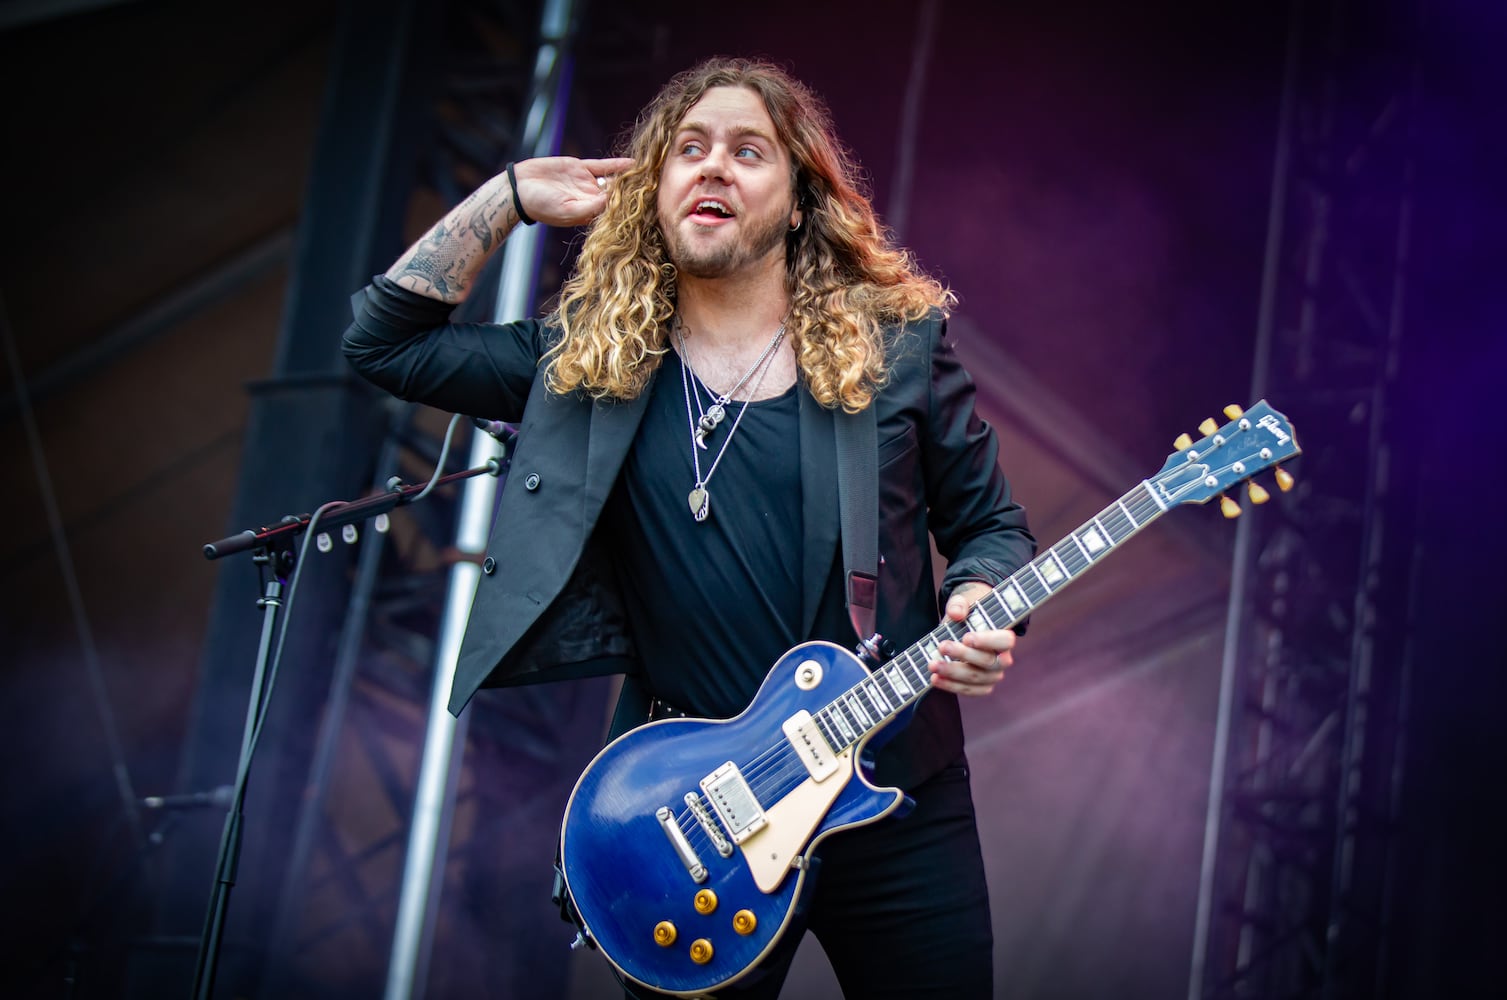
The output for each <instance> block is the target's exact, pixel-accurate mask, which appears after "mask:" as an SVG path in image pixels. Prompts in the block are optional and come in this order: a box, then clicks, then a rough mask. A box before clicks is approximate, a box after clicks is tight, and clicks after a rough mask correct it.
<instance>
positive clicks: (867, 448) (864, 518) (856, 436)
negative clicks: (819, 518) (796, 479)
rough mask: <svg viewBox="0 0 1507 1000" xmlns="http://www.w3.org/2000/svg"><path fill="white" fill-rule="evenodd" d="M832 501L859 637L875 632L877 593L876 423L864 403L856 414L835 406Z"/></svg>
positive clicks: (871, 406) (850, 616)
mask: <svg viewBox="0 0 1507 1000" xmlns="http://www.w3.org/2000/svg"><path fill="white" fill-rule="evenodd" d="M835 416H836V418H837V419H836V424H837V506H838V511H839V516H840V519H841V527H842V568H843V578H844V580H845V581H846V586H847V601H848V620H849V621H851V622H852V623H853V631H855V632H856V633H858V638H859V640H860V641H862V640H865V639H868V638H869V637H870V636H872V635H873V634H874V632H875V627H876V625H877V617H876V614H875V609H876V606H877V604H878V598H879V423H878V418H877V417H875V415H874V404H872V403H870V404H869V405H868V406H866V407H864V409H863V410H861V411H860V412H858V413H847V412H844V411H839V412H838V413H837V414H835Z"/></svg>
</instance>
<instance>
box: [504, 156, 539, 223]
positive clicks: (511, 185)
mask: <svg viewBox="0 0 1507 1000" xmlns="http://www.w3.org/2000/svg"><path fill="white" fill-rule="evenodd" d="M513 167H514V164H513V163H511V162H509V163H508V165H507V166H506V167H504V168H503V173H505V174H507V175H508V191H509V192H510V193H511V194H512V196H513V214H514V215H516V216H517V217H518V221H519V222H521V223H523V224H524V225H525V226H532V225H533V224H534V223H535V222H536V221H538V220H536V219H535V218H533V217H532V216H531V215H529V214H528V212H526V211H524V209H523V199H522V198H521V197H519V195H518V174H517V173H516V172H515V171H514V169H513Z"/></svg>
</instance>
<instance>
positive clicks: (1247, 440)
mask: <svg viewBox="0 0 1507 1000" xmlns="http://www.w3.org/2000/svg"><path fill="white" fill-rule="evenodd" d="M1224 412H1225V416H1227V417H1229V418H1230V421H1229V423H1227V424H1225V425H1224V426H1223V427H1218V426H1216V425H1215V423H1214V420H1213V418H1210V419H1208V420H1205V421H1204V422H1203V423H1202V424H1200V425H1199V428H1198V430H1199V433H1201V434H1203V435H1204V436H1203V437H1202V438H1200V439H1199V440H1197V441H1194V440H1192V439H1191V438H1190V437H1189V436H1188V435H1186V434H1184V435H1182V436H1181V437H1180V438H1178V439H1177V441H1176V443H1175V447H1176V448H1177V450H1176V451H1174V452H1173V453H1172V454H1171V455H1168V456H1167V464H1166V465H1164V466H1162V470H1161V471H1160V472H1158V473H1157V474H1156V475H1154V476H1152V477H1151V479H1150V480H1149V482H1150V483H1151V486H1152V488H1153V489H1154V490H1156V492H1157V495H1158V496H1160V497H1161V498H1162V499H1163V500H1165V501H1166V502H1167V503H1168V504H1169V505H1170V504H1175V503H1208V502H1209V501H1210V500H1212V499H1214V498H1215V497H1216V496H1221V494H1223V493H1224V491H1225V490H1227V489H1229V488H1230V487H1232V486H1238V485H1239V484H1240V483H1243V482H1245V481H1246V480H1248V479H1250V478H1251V477H1253V476H1255V475H1257V474H1258V473H1261V472H1265V471H1266V470H1267V469H1276V480H1277V485H1278V487H1279V488H1280V489H1282V490H1283V491H1286V490H1288V489H1290V488H1291V487H1292V476H1291V475H1290V474H1289V473H1287V472H1286V471H1285V470H1284V469H1281V468H1278V466H1279V465H1280V463H1282V462H1285V461H1287V460H1288V459H1289V458H1292V457H1293V456H1294V455H1297V454H1300V453H1301V452H1302V449H1301V448H1299V447H1298V437H1297V433H1296V432H1295V431H1294V430H1293V428H1292V424H1291V423H1289V422H1288V419H1287V418H1286V417H1284V416H1283V415H1282V414H1280V413H1278V412H1277V411H1276V410H1274V409H1272V408H1271V407H1270V406H1268V405H1267V403H1266V400H1264V399H1263V400H1262V401H1261V402H1259V403H1256V404H1255V405H1254V406H1252V407H1251V408H1250V409H1249V410H1241V409H1240V407H1238V406H1233V405H1232V406H1227V407H1225V410H1224ZM1268 496H1269V494H1268V493H1267V492H1266V490H1264V489H1262V488H1261V487H1260V486H1259V485H1258V484H1256V483H1251V485H1250V497H1251V501H1252V502H1253V503H1264V502H1265V501H1266V500H1267V498H1268ZM1220 506H1221V507H1222V508H1223V510H1224V513H1225V516H1226V517H1235V516H1238V515H1239V513H1240V508H1239V507H1238V506H1236V504H1235V502H1234V501H1233V500H1231V499H1229V498H1228V497H1222V496H1221V502H1220Z"/></svg>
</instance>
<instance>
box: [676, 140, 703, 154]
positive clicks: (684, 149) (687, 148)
mask: <svg viewBox="0 0 1507 1000" xmlns="http://www.w3.org/2000/svg"><path fill="white" fill-rule="evenodd" d="M700 154H701V143H699V142H697V141H696V140H695V139H687V140H686V141H685V142H682V143H681V144H680V155H681V156H699V155H700Z"/></svg>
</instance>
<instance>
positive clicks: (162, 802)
mask: <svg viewBox="0 0 1507 1000" xmlns="http://www.w3.org/2000/svg"><path fill="white" fill-rule="evenodd" d="M233 802H235V786H234V785H218V786H216V787H214V788H211V789H210V790H209V791H207V792H188V793H186V794H184V795H148V796H147V797H146V798H144V799H142V800H141V803H140V805H141V807H142V808H143V809H203V808H206V807H207V808H211V809H229V808H230V806H231V804H232V803H233Z"/></svg>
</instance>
